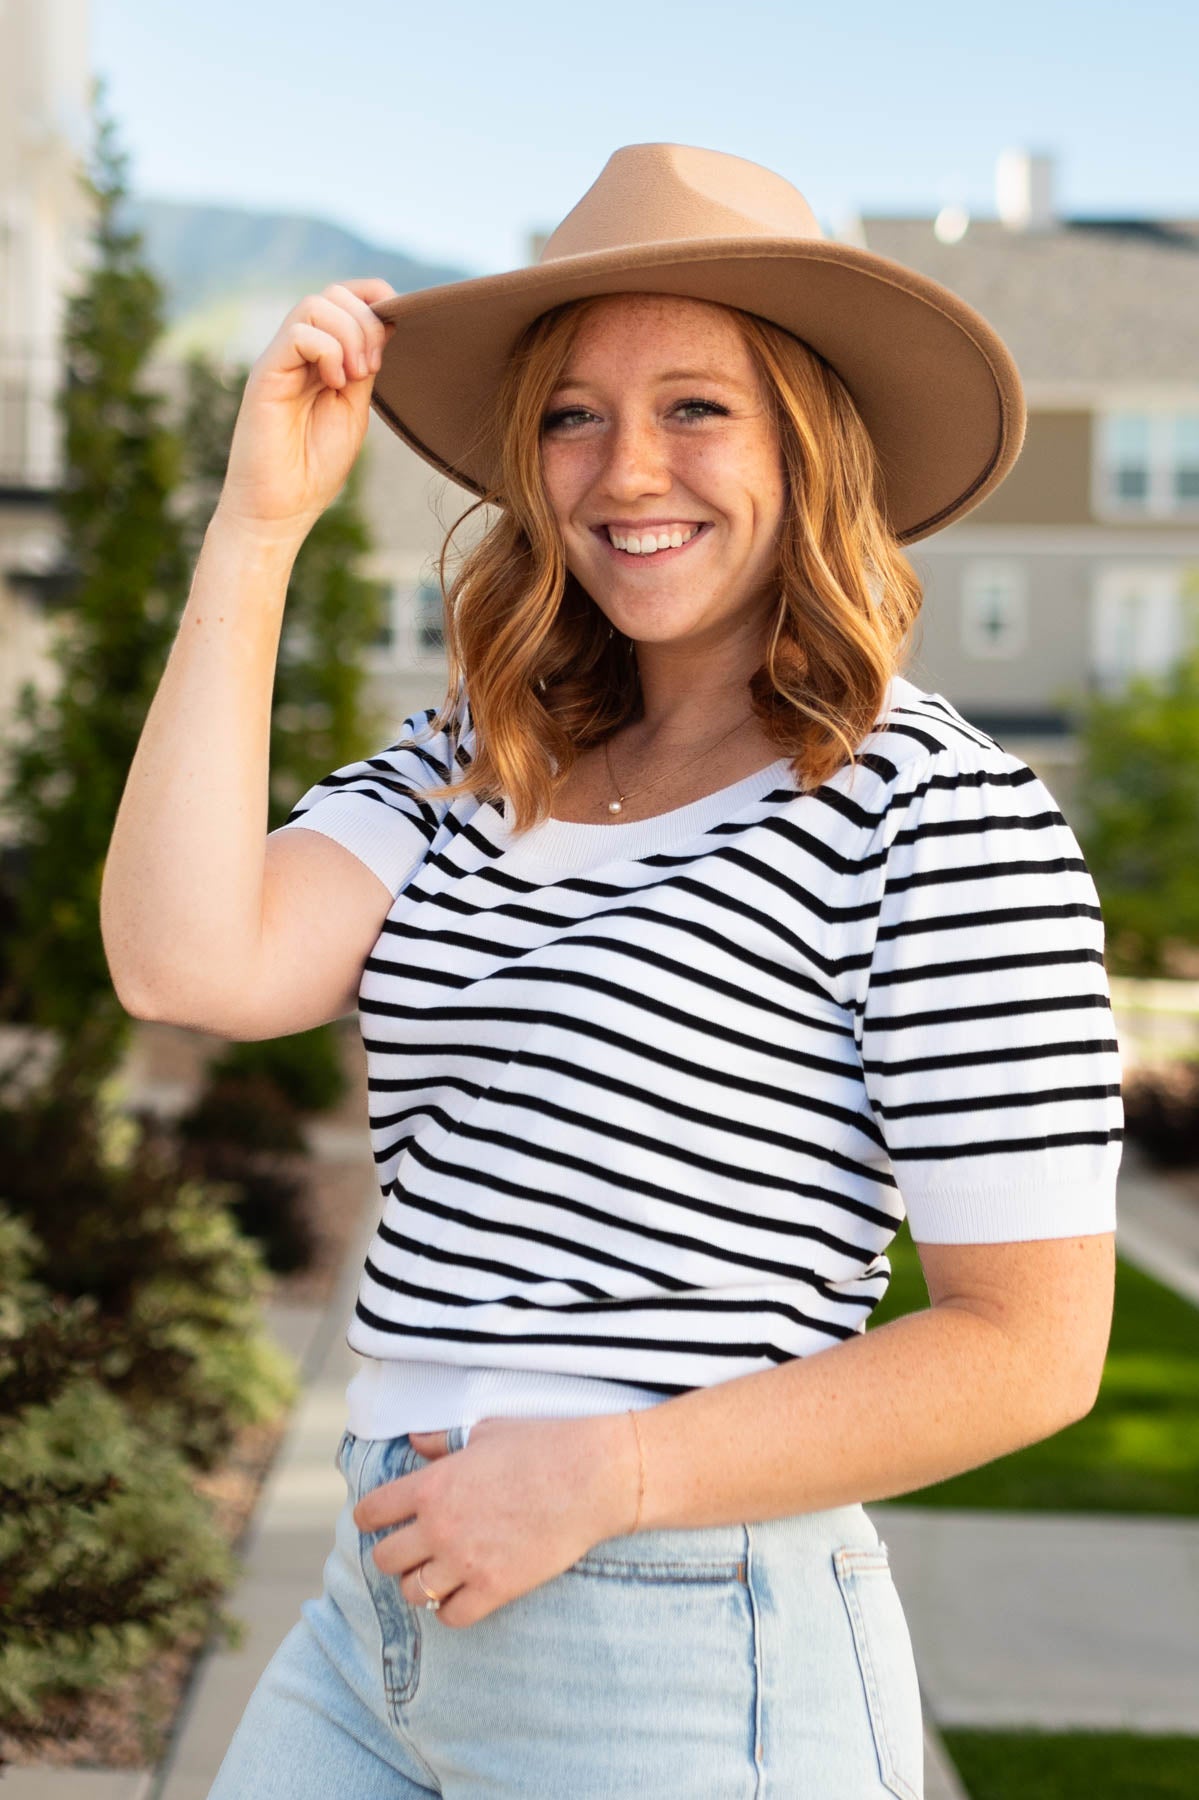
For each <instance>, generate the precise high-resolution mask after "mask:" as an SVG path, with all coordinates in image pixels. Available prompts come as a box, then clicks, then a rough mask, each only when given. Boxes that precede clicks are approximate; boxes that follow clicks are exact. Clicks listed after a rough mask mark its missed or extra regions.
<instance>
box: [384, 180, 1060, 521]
mask: <svg viewBox="0 0 1199 1800" xmlns="http://www.w3.org/2000/svg"><path fill="white" fill-rule="evenodd" d="M617 293H652V294H683V295H689V296H692V297H693V298H695V299H699V300H714V301H718V302H721V303H723V304H724V305H726V306H736V307H740V308H741V309H742V310H743V311H745V312H751V313H756V314H758V315H759V317H761V318H763V319H769V320H771V321H772V322H773V323H774V324H776V325H781V326H782V327H783V329H784V330H786V331H789V332H791V333H792V334H793V335H794V336H795V337H798V338H802V339H803V341H804V342H805V343H806V344H809V345H810V346H811V347H812V349H814V350H816V351H818V352H819V353H820V355H821V356H822V357H824V359H825V361H826V362H828V363H830V364H831V365H832V367H833V368H834V369H835V370H836V371H837V373H838V375H839V376H840V377H841V379H842V381H843V382H844V383H845V385H846V387H847V388H848V390H849V392H850V394H851V395H852V397H853V400H854V403H855V404H856V406H857V408H858V411H859V412H860V414H861V416H862V419H863V421H864V423H865V425H866V428H867V430H868V431H869V432H870V434H871V437H872V439H873V441H874V444H875V447H876V449H877V452H878V455H879V459H880V462H881V465H882V470H883V476H884V481H885V485H886V490H887V495H888V504H889V508H890V513H891V518H892V522H893V524H894V526H895V529H896V533H897V536H898V538H899V539H900V541H901V542H903V543H908V544H911V543H915V542H917V541H918V540H919V539H920V538H925V537H930V536H931V535H932V534H933V533H934V532H936V531H940V530H941V529H942V528H943V527H944V526H946V525H949V524H951V523H952V521H953V520H954V519H958V518H961V516H962V515H963V513H968V512H970V511H971V510H972V508H974V507H975V506H977V505H978V503H979V501H980V500H982V499H983V498H984V497H985V496H986V495H987V494H989V493H990V492H991V490H992V489H993V488H996V487H998V486H999V483H1000V482H1001V481H1002V480H1003V478H1004V476H1005V475H1006V474H1007V472H1008V470H1009V469H1010V468H1011V466H1012V464H1013V463H1014V462H1015V460H1016V458H1017V456H1018V455H1019V454H1020V448H1021V445H1022V444H1023V442H1024V431H1025V425H1026V422H1027V410H1026V406H1025V400H1024V390H1023V387H1022V385H1021V381H1020V374H1019V371H1018V369H1017V367H1016V363H1015V360H1014V358H1013V357H1012V354H1011V352H1010V350H1009V349H1008V348H1007V346H1006V344H1004V342H1003V340H1002V339H1001V338H1000V337H999V336H998V334H997V333H996V332H995V331H994V329H993V328H992V327H991V326H990V325H988V323H987V321H986V320H985V319H984V318H983V317H982V315H981V314H980V313H978V312H976V311H975V310H974V308H973V307H971V306H968V305H967V304H966V302H965V301H964V300H962V299H960V298H959V296H958V295H957V294H955V293H953V292H952V291H951V290H950V289H949V288H946V287H942V286H941V284H940V283H939V282H936V281H932V280H930V279H929V278H928V277H927V276H925V275H918V274H917V273H916V272H915V271H914V270H913V269H909V268H907V267H905V265H904V264H903V263H898V262H894V261H892V259H891V258H890V257H886V256H876V255H874V254H873V253H872V252H870V251H867V250H859V249H857V248H856V247H855V246H853V245H850V244H841V243H837V242H835V241H833V240H830V239H829V238H827V237H826V236H825V235H824V233H823V232H822V230H821V228H820V225H819V223H818V221H817V219H816V217H815V215H814V213H813V212H812V209H811V207H810V206H809V205H808V203H807V201H806V200H805V199H804V196H803V195H802V194H801V193H800V192H799V191H798V189H797V188H793V187H792V186H791V183H790V182H789V181H784V180H783V178H782V176H781V175H775V174H772V173H771V171H770V170H769V169H764V168H762V167H761V165H760V164H758V163H753V162H747V161H746V160H745V159H744V158H743V157H740V156H728V155H726V154H725V153H724V152H723V151H719V150H699V149H694V148H692V147H690V146H688V145H686V144H627V145H625V146H624V148H623V149H620V150H617V151H615V152H614V153H613V154H612V156H610V157H609V159H608V161H607V163H606V164H605V165H604V167H603V169H602V170H601V172H600V174H599V177H598V179H597V180H596V181H595V182H594V183H593V184H592V186H591V187H590V188H588V190H587V192H586V193H585V194H584V195H583V198H582V199H581V200H580V201H579V203H578V205H577V206H575V207H574V208H573V209H572V210H571V211H570V212H569V213H568V214H567V215H566V217H565V219H563V221H562V223H561V224H560V225H559V226H558V228H557V230H556V231H555V232H554V233H553V235H552V236H551V237H550V238H549V239H548V241H547V242H546V245H545V248H544V249H543V250H542V253H541V257H540V259H539V261H537V262H536V263H534V264H532V265H531V266H530V267H528V268H524V269H513V270H510V271H508V272H506V273H505V274H502V275H483V276H479V277H477V278H476V279H473V280H470V281H454V282H449V283H447V284H445V285H444V286H442V287H434V288H425V289H423V290H421V291H420V292H418V293H414V294H397V295H395V296H394V297H393V298H391V299H387V300H380V301H377V302H376V303H375V305H374V308H373V310H374V312H375V313H376V314H377V316H378V317H379V318H380V319H386V320H389V321H392V322H394V324H395V325H396V327H397V329H396V330H395V332H394V333H393V334H392V337H391V341H390V343H389V344H388V346H387V348H386V350H385V352H384V356H383V365H382V367H381V369H380V370H379V372H378V374H377V375H376V377H375V383H374V390H373V398H372V405H373V406H374V408H375V411H376V412H377V413H378V414H379V416H380V417H381V418H383V419H386V421H387V423H388V424H389V425H390V426H391V428H392V430H393V431H395V432H397V433H398V434H399V436H400V437H401V438H403V439H404V442H405V443H407V444H409V445H411V447H412V449H413V450H415V451H416V452H417V454H418V455H419V456H422V457H423V458H424V459H425V461H426V462H429V463H432V464H433V466H434V468H436V469H440V470H441V472H442V473H443V474H445V475H448V476H449V477H450V478H451V480H453V481H456V482H458V483H460V484H461V485H462V486H463V487H465V488H469V489H470V490H471V491H472V492H474V493H476V494H480V493H483V492H484V491H485V490H486V489H487V488H488V487H489V486H490V485H491V484H492V483H494V482H495V481H496V480H497V479H498V473H499V469H498V452H497V446H496V444H495V443H494V441H491V440H488V439H486V438H481V437H480V429H481V422H482V421H485V420H486V418H487V417H488V412H489V407H490V403H491V402H492V401H493V399H494V396H495V393H496V389H497V387H498V385H499V381H500V377H501V374H502V372H503V369H504V365H505V362H506V360H507V358H508V356H509V354H510V352H511V350H512V348H513V346H514V344H515V342H516V340H517V338H518V337H519V336H520V334H521V332H522V331H523V330H524V328H525V326H526V325H528V324H530V323H531V322H532V320H534V319H535V318H537V317H539V315H540V314H541V313H543V312H548V311H549V309H550V308H551V307H554V306H559V305H561V304H562V303H563V302H564V301H567V300H579V299H583V298H584V297H587V296H590V295H593V294H617Z"/></svg>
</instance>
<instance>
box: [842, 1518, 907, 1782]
mask: <svg viewBox="0 0 1199 1800" xmlns="http://www.w3.org/2000/svg"><path fill="white" fill-rule="evenodd" d="M833 1568H834V1570H835V1571H836V1576H837V1582H838V1585H839V1587H840V1589H841V1598H842V1599H843V1600H844V1602H845V1610H846V1611H847V1613H848V1614H849V1623H850V1627H851V1628H852V1631H853V1641H854V1648H855V1650H856V1651H857V1658H858V1668H859V1670H860V1671H861V1676H862V1686H863V1688H864V1689H865V1694H866V1705H867V1708H868V1710H869V1713H870V1728H871V1731H872V1732H873V1734H874V1748H875V1752H876V1754H877V1756H878V1766H879V1773H880V1774H881V1776H882V1779H883V1785H884V1786H885V1787H886V1788H887V1789H889V1791H890V1792H891V1793H892V1794H896V1795H898V1796H899V1800H922V1796H923V1794H924V1726H923V1720H922V1718H921V1712H920V1683H919V1680H918V1677H917V1674H916V1660H915V1657H914V1655H913V1652H912V1639H911V1635H910V1633H909V1631H908V1622H907V1619H906V1618H905V1617H904V1611H903V1605H902V1602H901V1601H900V1598H899V1592H898V1589H897V1588H896V1586H895V1581H894V1578H893V1576H892V1574H891V1561H890V1558H889V1556H888V1554H887V1547H886V1545H885V1544H879V1545H878V1547H877V1548H871V1547H869V1546H866V1545H858V1544H843V1545H842V1546H841V1548H840V1549H838V1550H834V1551H833Z"/></svg>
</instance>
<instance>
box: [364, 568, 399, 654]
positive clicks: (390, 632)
mask: <svg viewBox="0 0 1199 1800" xmlns="http://www.w3.org/2000/svg"><path fill="white" fill-rule="evenodd" d="M381 585H382V589H383V592H382V596H381V598H380V601H379V629H378V631H377V632H376V633H375V636H374V638H373V639H372V641H371V645H370V648H371V650H372V652H373V653H374V654H375V655H377V656H381V657H389V658H390V657H393V656H394V655H395V651H396V644H397V641H398V633H397V630H396V606H397V589H396V588H395V586H394V584H393V583H392V582H390V581H385V582H383V583H382V584H381Z"/></svg>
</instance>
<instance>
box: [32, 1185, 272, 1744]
mask: <svg viewBox="0 0 1199 1800" xmlns="http://www.w3.org/2000/svg"><path fill="white" fill-rule="evenodd" d="M40 1260H41V1257H40V1247H39V1245H38V1242H37V1239H36V1237H35V1235H34V1233H33V1232H32V1231H31V1230H30V1229H29V1227H28V1226H27V1225H26V1224H25V1223H23V1222H22V1221H21V1220H19V1219H16V1218H14V1217H13V1216H12V1215H11V1214H10V1213H8V1212H6V1211H4V1210H3V1209H0V1732H2V1733H4V1734H5V1735H6V1736H7V1737H8V1739H9V1740H10V1741H12V1742H21V1743H30V1744H35V1743H36V1742H37V1741H38V1740H40V1739H44V1738H45V1737H46V1736H47V1735H48V1734H52V1735H54V1736H56V1737H58V1738H60V1739H63V1738H69V1737H70V1736H72V1735H74V1733H75V1731H77V1729H78V1725H79V1714H80V1710H81V1704H82V1702H83V1701H84V1699H85V1698H86V1696H87V1695H88V1694H89V1693H90V1692H91V1691H92V1690H94V1689H97V1688H102V1687H104V1686H107V1685H109V1684H110V1683H112V1682H114V1681H116V1680H117V1679H118V1678H120V1677H121V1676H123V1675H127V1674H129V1673H131V1672H134V1671H136V1670H138V1669H140V1668H142V1667H143V1666H144V1665H145V1664H146V1662H147V1661H148V1660H149V1659H150V1657H151V1656H152V1655H153V1654H154V1652H155V1650H156V1649H158V1648H159V1647H160V1646H162V1645H167V1644H171V1643H174V1642H176V1641H177V1640H178V1639H179V1638H180V1637H181V1636H183V1635H184V1634H186V1633H189V1632H195V1633H198V1634H199V1635H200V1636H203V1635H205V1634H206V1633H207V1632H209V1631H211V1630H215V1631H216V1632H217V1633H218V1635H220V1636H221V1637H223V1638H224V1639H225V1640H226V1641H228V1642H232V1643H236V1642H237V1641H238V1639H239V1637H240V1625H239V1622H238V1621H236V1620H235V1619H234V1618H232V1617H231V1616H230V1615H228V1614H227V1613H225V1612H224V1610H223V1609H222V1608H221V1607H220V1605H219V1599H220V1596H221V1595H222V1594H223V1592H224V1591H225V1589H226V1588H227V1587H228V1585H229V1583H230V1581H231V1579H232V1576H233V1574H234V1572H235V1565H234V1556H233V1553H232V1552H231V1551H230V1549H229V1547H228V1546H227V1544H226V1543H225V1541H224V1539H223V1537H222V1536H221V1535H220V1533H219V1531H218V1530H217V1527H216V1525H215V1523H214V1520H213V1516H212V1513H211V1511H210V1509H209V1507H208V1505H207V1503H206V1502H204V1501H203V1500H202V1499H201V1498H200V1496H199V1495H198V1494H196V1492H195V1491H194V1489H193V1488H192V1486H191V1483H190V1478H189V1473H190V1472H189V1469H188V1465H187V1462H186V1460H185V1458H184V1457H183V1455H182V1454H181V1453H180V1452H179V1451H178V1450H177V1449H175V1448H174V1447H173V1446H172V1445H171V1444H170V1443H169V1442H167V1441H165V1440H164V1438H163V1437H162V1436H161V1434H160V1432H159V1431H158V1430H156V1429H152V1428H150V1426H149V1425H148V1424H147V1423H146V1422H143V1421H141V1420H139V1419H137V1418H136V1417H135V1416H134V1415H133V1414H132V1413H131V1411H130V1409H129V1407H128V1406H127V1405H126V1404H124V1403H123V1402H122V1401H121V1400H120V1399H118V1397H117V1396H116V1394H115V1393H113V1392H112V1391H111V1390H110V1388H109V1387H108V1386H107V1384H106V1381H105V1380H104V1379H103V1378H102V1377H101V1376H99V1375H98V1374H97V1372H96V1371H97V1369H98V1367H99V1366H100V1365H101V1364H102V1363H103V1362H104V1360H105V1358H106V1357H108V1356H110V1355H111V1354H112V1353H113V1351H114V1347H115V1346H116V1345H117V1343H118V1342H119V1336H120V1330H119V1326H118V1324H117V1322H116V1321H114V1320H113V1319H111V1318H109V1319H104V1318H103V1317H102V1316H101V1314H100V1312H99V1309H98V1307H97V1305H96V1303H95V1301H94V1299H92V1298H90V1297H87V1296H82V1297H79V1298H77V1299H75V1300H70V1301H68V1300H64V1299H63V1298H62V1297H61V1296H57V1295H55V1294H53V1293H52V1292H51V1290H50V1289H49V1288H48V1287H47V1286H46V1285H45V1284H44V1283H43V1282H41V1281H40V1280H38V1279H37V1278H36V1274H35V1270H36V1268H37V1266H38V1264H39V1262H40ZM2 1766H3V1759H2V1758H0V1767H2Z"/></svg>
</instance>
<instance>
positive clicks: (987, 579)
mask: <svg viewBox="0 0 1199 1800" xmlns="http://www.w3.org/2000/svg"><path fill="white" fill-rule="evenodd" d="M1027 644H1028V592H1027V587H1026V584H1025V579H1024V570H1023V569H1022V568H1021V567H1020V565H1019V563H973V564H971V565H970V566H969V567H968V568H967V569H966V571H965V574H964V575H963V577H962V649H963V650H964V651H965V652H966V654H967V656H978V657H988V658H996V657H1011V656H1019V655H1021V653H1022V652H1023V651H1024V650H1025V648H1026V647H1027Z"/></svg>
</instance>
